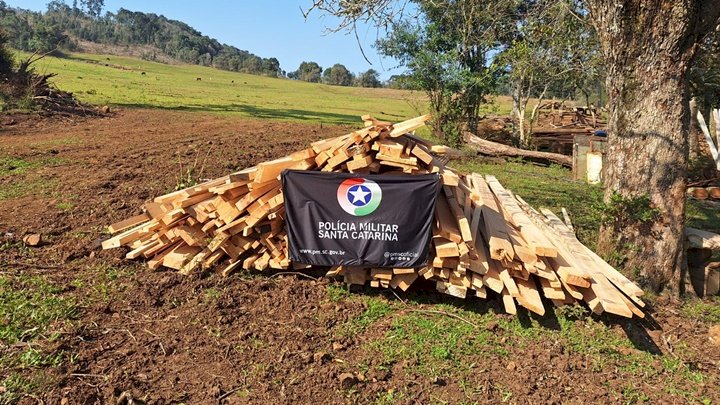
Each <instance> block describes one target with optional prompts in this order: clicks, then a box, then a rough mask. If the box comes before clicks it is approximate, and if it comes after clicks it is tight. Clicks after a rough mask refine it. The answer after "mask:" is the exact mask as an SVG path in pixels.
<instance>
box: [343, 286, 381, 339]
mask: <svg viewBox="0 0 720 405" xmlns="http://www.w3.org/2000/svg"><path fill="white" fill-rule="evenodd" d="M351 299H357V300H361V301H363V302H364V303H365V305H366V307H365V311H363V313H362V314H360V316H358V317H357V318H355V319H352V320H351V321H349V322H346V323H344V324H342V325H340V326H338V329H337V331H336V333H337V334H338V335H339V336H354V335H357V334H359V333H362V332H364V331H365V330H366V329H367V328H368V327H370V326H371V325H372V324H374V323H375V322H377V321H378V320H380V319H382V318H384V317H386V316H388V315H390V313H392V312H393V311H394V310H395V307H394V305H393V303H392V302H390V301H388V300H386V299H385V298H384V297H377V296H367V295H364V296H353V297H351Z"/></svg>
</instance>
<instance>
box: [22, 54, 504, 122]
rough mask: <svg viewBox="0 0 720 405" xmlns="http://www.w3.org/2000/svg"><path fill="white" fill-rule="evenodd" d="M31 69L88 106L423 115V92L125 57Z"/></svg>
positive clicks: (499, 105)
mask: <svg viewBox="0 0 720 405" xmlns="http://www.w3.org/2000/svg"><path fill="white" fill-rule="evenodd" d="M16 56H17V58H23V59H24V58H27V57H29V56H30V55H29V54H28V53H24V52H16ZM34 66H35V68H36V70H37V71H38V72H39V73H56V74H57V76H56V77H55V78H54V79H53V81H54V83H55V84H57V86H58V87H59V88H61V89H63V90H67V91H70V92H73V93H75V95H76V96H77V97H78V98H79V99H80V100H82V101H85V102H88V103H91V104H96V105H106V104H107V105H111V106H112V105H114V106H120V107H139V108H166V109H173V110H182V111H199V112H215V113H223V114H239V115H241V116H247V117H256V118H265V119H275V120H299V121H312V122H318V121H322V122H325V123H329V124H357V122H358V116H360V115H363V114H371V115H373V116H375V117H377V118H380V119H385V120H388V121H400V120H402V119H406V118H410V117H414V116H417V115H421V114H425V113H427V112H428V105H427V101H426V98H425V94H424V93H423V92H417V91H407V90H394V89H371V88H359V87H341V86H328V85H324V84H316V83H307V82H302V81H296V80H289V79H278V78H270V77H263V76H256V75H249V74H244V73H236V72H229V71H224V70H219V69H214V68H209V67H203V66H197V65H185V64H174V65H169V64H163V63H157V62H149V61H145V60H141V59H136V58H131V57H122V56H112V55H91V54H79V53H74V54H68V56H67V57H65V58H56V57H45V58H43V59H41V60H40V61H38V62H36V63H35V64H34ZM143 72H144V73H145V74H143ZM198 78H199V79H200V80H198ZM510 109H511V102H510V100H509V98H508V97H505V96H498V97H494V98H493V99H492V102H491V103H490V104H488V105H486V106H485V107H484V108H483V111H484V112H485V113H487V114H500V115H502V114H508V113H509V112H510Z"/></svg>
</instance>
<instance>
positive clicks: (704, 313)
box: [682, 297, 720, 324]
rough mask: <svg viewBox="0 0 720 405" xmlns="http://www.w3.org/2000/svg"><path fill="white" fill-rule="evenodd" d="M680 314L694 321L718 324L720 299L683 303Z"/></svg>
mask: <svg viewBox="0 0 720 405" xmlns="http://www.w3.org/2000/svg"><path fill="white" fill-rule="evenodd" d="M682 314H683V316H684V317H686V318H689V319H696V320H699V321H702V322H707V323H710V324H717V323H720V298H718V297H710V298H706V299H703V300H701V299H695V300H690V301H687V302H685V304H683V306H682Z"/></svg>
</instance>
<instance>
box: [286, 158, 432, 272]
mask: <svg viewBox="0 0 720 405" xmlns="http://www.w3.org/2000/svg"><path fill="white" fill-rule="evenodd" d="M282 187H283V194H284V195H285V209H286V215H287V217H286V220H287V232H288V242H289V250H290V259H291V260H292V261H294V262H298V263H304V264H312V265H320V266H337V265H346V266H375V267H393V268H411V267H419V266H424V265H425V264H427V257H428V251H429V245H430V238H431V236H432V224H433V214H434V212H435V200H436V197H437V194H438V191H439V188H440V181H439V176H438V175H436V174H429V175H353V174H347V173H321V172H311V171H300V170H287V171H285V172H284V173H283V174H282Z"/></svg>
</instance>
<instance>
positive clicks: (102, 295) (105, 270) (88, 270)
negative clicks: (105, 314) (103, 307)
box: [71, 262, 138, 304]
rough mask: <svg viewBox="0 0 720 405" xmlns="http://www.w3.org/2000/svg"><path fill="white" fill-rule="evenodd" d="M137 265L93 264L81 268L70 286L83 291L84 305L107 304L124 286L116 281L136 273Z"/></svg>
mask: <svg viewBox="0 0 720 405" xmlns="http://www.w3.org/2000/svg"><path fill="white" fill-rule="evenodd" d="M137 266H138V265H137V264H133V265H129V266H122V267H115V266H112V265H110V264H107V263H102V262H99V263H93V264H91V265H89V266H86V267H84V268H83V270H82V271H81V272H80V273H79V274H78V278H76V279H75V280H73V281H72V282H71V285H74V286H76V287H79V288H82V289H85V290H86V291H85V296H86V297H87V302H86V304H94V303H107V302H109V301H110V300H111V299H112V298H113V296H115V295H117V294H118V293H119V292H122V291H123V289H124V288H125V285H124V284H123V283H122V282H118V279H127V278H128V277H129V276H131V275H133V274H135V272H136V271H137Z"/></svg>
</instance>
